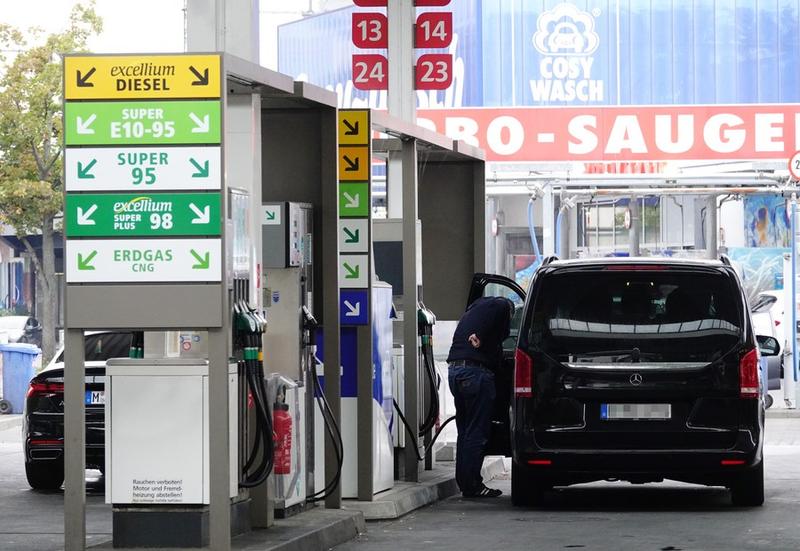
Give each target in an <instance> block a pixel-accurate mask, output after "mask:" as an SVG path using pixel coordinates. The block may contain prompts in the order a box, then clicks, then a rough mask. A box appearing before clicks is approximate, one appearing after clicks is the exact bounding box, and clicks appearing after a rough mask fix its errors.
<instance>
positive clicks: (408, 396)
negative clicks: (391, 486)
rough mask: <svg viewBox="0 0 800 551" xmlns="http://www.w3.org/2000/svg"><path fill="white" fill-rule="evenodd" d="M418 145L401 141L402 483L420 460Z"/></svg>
mask: <svg viewBox="0 0 800 551" xmlns="http://www.w3.org/2000/svg"><path fill="white" fill-rule="evenodd" d="M418 216H419V213H418V209H417V144H416V141H415V140H406V141H403V281H404V284H403V349H404V351H405V352H404V354H403V368H404V385H405V404H403V413H404V415H405V417H406V420H407V421H408V424H409V426H410V427H411V430H412V432H413V433H414V438H411V437H408V438H406V446H405V449H404V450H403V453H404V456H405V457H404V463H405V480H407V481H409V482H417V481H418V480H419V461H418V460H417V456H416V454H415V453H414V450H413V449H412V448H413V447H414V446H416V447H417V449H419V438H418V437H417V429H418V427H419V357H418V354H417V302H418V301H419V295H418V289H417V255H416V251H417V248H418V247H419V243H417V225H416V220H417V218H418Z"/></svg>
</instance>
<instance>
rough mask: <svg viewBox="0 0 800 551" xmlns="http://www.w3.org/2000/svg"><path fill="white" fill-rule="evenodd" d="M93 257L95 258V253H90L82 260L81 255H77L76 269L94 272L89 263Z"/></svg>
mask: <svg viewBox="0 0 800 551" xmlns="http://www.w3.org/2000/svg"><path fill="white" fill-rule="evenodd" d="M95 256H97V251H92V252H91V253H89V256H87V257H86V258H84V257H83V255H82V254H81V253H78V269H79V270H94V266H92V265H91V262H92V260H94V257H95Z"/></svg>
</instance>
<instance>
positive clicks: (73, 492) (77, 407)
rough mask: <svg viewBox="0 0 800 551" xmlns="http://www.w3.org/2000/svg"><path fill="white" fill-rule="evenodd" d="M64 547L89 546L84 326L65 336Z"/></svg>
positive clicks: (76, 549) (75, 550) (70, 550)
mask: <svg viewBox="0 0 800 551" xmlns="http://www.w3.org/2000/svg"><path fill="white" fill-rule="evenodd" d="M64 356H65V357H64V359H65V362H64V548H65V549H66V551H79V550H80V551H83V550H84V549H86V406H85V402H84V394H85V391H86V381H85V377H86V366H85V365H84V360H85V353H84V344H83V330H82V329H69V328H68V329H67V331H66V332H65V339H64Z"/></svg>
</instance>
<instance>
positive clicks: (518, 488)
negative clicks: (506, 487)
mask: <svg viewBox="0 0 800 551" xmlns="http://www.w3.org/2000/svg"><path fill="white" fill-rule="evenodd" d="M552 487H553V485H552V484H548V483H547V481H545V480H544V479H542V478H540V477H534V476H531V473H530V468H528V467H526V466H524V465H518V464H517V462H516V461H513V460H512V461H511V503H512V505H514V506H515V507H533V506H535V505H539V504H541V503H542V498H543V496H544V493H545V492H546V491H548V490H550V489H552Z"/></svg>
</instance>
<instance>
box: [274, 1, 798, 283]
mask: <svg viewBox="0 0 800 551" xmlns="http://www.w3.org/2000/svg"><path fill="white" fill-rule="evenodd" d="M425 10H426V11H435V10H443V11H449V12H452V31H453V32H452V35H453V39H452V42H451V43H450V46H449V49H448V51H449V53H451V54H452V55H453V64H452V74H451V75H450V77H451V78H452V83H451V85H450V86H449V88H447V89H446V90H441V91H417V106H418V111H417V116H418V121H419V122H420V123H421V124H423V125H425V126H428V127H430V128H431V129H435V130H437V131H439V132H443V133H446V134H448V135H449V136H451V137H453V138H456V139H461V140H464V141H466V142H468V143H471V144H473V145H476V146H480V147H481V148H483V149H484V150H485V151H486V158H487V161H488V162H487V171H486V174H487V187H486V189H487V204H486V208H487V216H486V219H487V226H488V227H487V236H488V237H487V247H486V254H487V266H488V267H489V269H490V270H491V268H492V267H494V271H496V272H497V273H504V274H507V275H516V276H517V279H518V280H520V281H523V282H524V280H525V279H526V276H527V275H529V273H530V272H531V269H530V268H531V267H532V265H533V264H535V262H536V258H537V257H541V256H544V255H546V254H552V253H554V252H556V253H558V254H559V256H561V257H566V256H570V257H576V256H597V255H626V254H630V253H631V252H632V251H633V252H634V253H636V252H638V253H641V254H670V255H683V256H690V255H697V256H716V255H717V254H718V253H719V252H724V251H727V252H728V253H729V254H730V255H731V256H732V257H734V259H740V260H741V261H742V262H743V263H744V264H745V265H746V266H750V265H753V266H762V267H763V266H764V265H765V264H766V265H768V266H772V268H771V269H772V270H773V272H774V273H773V274H772V275H771V276H770V277H763V274H762V276H759V283H755V282H754V283H753V285H756V286H757V287H758V289H756V288H754V289H752V291H753V292H755V291H756V290H761V288H762V287H763V288H767V287H769V286H770V285H773V286H780V285H782V281H781V276H780V273H781V266H782V253H783V252H784V251H785V250H787V249H786V247H788V246H789V245H790V237H791V232H790V230H789V229H788V228H789V226H790V220H789V215H788V214H787V213H788V212H789V209H788V208H787V204H788V202H789V201H790V199H788V198H787V197H783V196H782V195H781V194H780V193H779V191H780V187H781V185H782V184H785V183H786V181H787V180H788V175H787V174H788V173H787V171H786V168H787V160H788V158H789V157H791V156H792V154H793V153H794V152H795V151H796V150H798V149H800V0H778V1H776V0H770V1H766V0H750V1H747V2H742V1H734V0H722V1H719V0H718V1H716V2H700V1H694V2H691V1H683V2H665V1H651V0H578V1H574V2H558V1H551V0H537V1H529V0H526V1H524V2H522V1H500V0H483V1H481V0H452V1H451V2H450V3H449V5H447V6H444V7H441V8H431V7H426V8H425ZM375 11H383V12H384V13H385V8H360V7H355V6H349V5H348V6H347V7H344V8H342V9H339V10H336V11H332V12H328V13H324V14H322V15H317V16H313V17H307V18H305V19H303V20H300V21H297V22H293V23H289V24H286V25H283V26H282V27H280V29H279V70H280V71H281V72H284V73H288V74H290V75H293V76H295V77H296V78H299V79H301V80H308V81H309V82H311V83H313V84H316V85H319V86H323V87H326V88H328V89H331V90H335V91H336V92H337V94H338V98H339V104H340V107H343V108H350V107H363V106H369V107H372V108H375V109H385V108H386V105H387V95H386V94H387V93H386V91H385V90H372V91H363V90H359V89H358V88H357V87H356V86H354V83H353V71H352V59H351V58H352V54H353V53H355V52H356V48H355V46H354V44H353V42H352V28H353V27H352V25H353V21H354V19H353V18H354V14H358V13H363V12H375ZM310 36H313V37H315V40H313V41H311V40H308V37H310ZM362 53H363V50H362ZM368 53H369V52H368ZM374 53H381V50H375V51H374ZM383 53H385V51H384V52H383ZM424 53H426V51H425V50H417V54H419V55H421V54H424ZM378 179H379V177H378ZM376 196H377V197H378V201H380V193H378V194H376ZM530 198H534V200H533V201H530V208H529V199H530ZM377 207H378V208H377V211H378V213H379V212H380V202H379V203H378V204H377ZM531 233H533V235H534V236H535V237H536V241H537V243H533V242H532V240H531V235H530V234H531ZM537 248H538V249H540V250H539V251H538V255H537V251H536V250H535V249H537ZM745 273H747V270H745Z"/></svg>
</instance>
